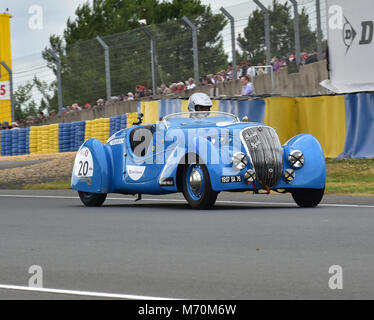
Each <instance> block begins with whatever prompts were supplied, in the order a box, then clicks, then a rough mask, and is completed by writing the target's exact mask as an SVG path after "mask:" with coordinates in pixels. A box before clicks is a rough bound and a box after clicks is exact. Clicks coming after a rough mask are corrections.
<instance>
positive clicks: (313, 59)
mask: <svg viewBox="0 0 374 320" xmlns="http://www.w3.org/2000/svg"><path fill="white" fill-rule="evenodd" d="M314 62H318V55H317V52H315V51H314V50H312V51H311V52H310V53H309V54H308V57H307V58H306V60H305V64H310V63H314Z"/></svg>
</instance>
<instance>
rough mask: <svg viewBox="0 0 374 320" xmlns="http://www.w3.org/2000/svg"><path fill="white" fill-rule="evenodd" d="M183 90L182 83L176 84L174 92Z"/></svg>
mask: <svg viewBox="0 0 374 320" xmlns="http://www.w3.org/2000/svg"><path fill="white" fill-rule="evenodd" d="M184 90H185V87H184V83H183V82H178V83H177V89H176V91H177V92H180V91H184Z"/></svg>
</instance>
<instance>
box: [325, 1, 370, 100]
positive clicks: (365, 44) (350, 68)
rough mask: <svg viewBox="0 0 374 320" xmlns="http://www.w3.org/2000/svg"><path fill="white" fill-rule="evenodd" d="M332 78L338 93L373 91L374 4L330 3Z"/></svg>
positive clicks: (329, 83)
mask: <svg viewBox="0 0 374 320" xmlns="http://www.w3.org/2000/svg"><path fill="white" fill-rule="evenodd" d="M327 27H328V46H329V69H330V79H329V80H325V81H323V82H322V83H321V85H322V86H324V87H326V88H327V89H329V90H331V91H333V92H336V93H353V92H363V91H374V76H373V75H374V63H372V57H373V55H374V1H373V0H357V1H352V0H328V1H327Z"/></svg>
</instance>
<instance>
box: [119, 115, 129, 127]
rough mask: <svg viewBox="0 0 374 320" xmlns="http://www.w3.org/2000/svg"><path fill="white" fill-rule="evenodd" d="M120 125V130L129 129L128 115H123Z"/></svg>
mask: <svg viewBox="0 0 374 320" xmlns="http://www.w3.org/2000/svg"><path fill="white" fill-rule="evenodd" d="M120 117H121V120H120V125H119V130H122V129H126V128H127V115H126V114H123V115H121V116H120Z"/></svg>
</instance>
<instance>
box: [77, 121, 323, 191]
mask: <svg viewBox="0 0 374 320" xmlns="http://www.w3.org/2000/svg"><path fill="white" fill-rule="evenodd" d="M233 117H234V116H232V115H231V118H228V117H227V116H226V115H225V114H222V115H219V114H218V115H217V117H212V118H203V119H193V118H184V117H182V116H181V117H178V116H176V117H172V118H171V119H169V120H168V121H165V120H164V121H161V122H159V123H158V124H156V125H146V126H134V127H131V128H128V129H124V130H121V131H119V132H117V133H116V134H114V135H113V136H112V137H111V138H110V139H109V140H108V142H107V143H106V144H105V145H104V144H102V143H101V142H100V141H98V140H96V139H89V140H87V141H86V142H84V144H83V145H82V146H81V148H80V150H79V151H78V155H79V154H80V153H81V154H82V153H84V152H86V154H87V153H88V152H87V149H88V150H89V152H90V153H91V155H92V168H91V167H90V168H89V170H88V171H92V172H91V174H88V176H87V174H86V173H87V170H84V163H81V161H79V160H80V158H79V159H78V156H77V160H76V163H75V168H74V171H73V174H72V180H71V185H72V188H73V189H75V190H78V191H83V192H88V193H122V194H168V193H175V192H180V191H181V188H182V183H181V180H182V178H181V175H182V168H183V164H184V163H186V162H187V163H191V162H190V161H188V160H186V157H187V156H190V157H192V158H194V157H195V155H197V156H198V157H199V159H200V163H204V164H206V166H207V169H208V172H209V177H210V182H211V187H212V189H213V190H214V191H218V192H220V191H235V190H237V191H246V190H253V191H258V190H260V189H265V188H264V186H262V185H261V184H260V182H259V181H257V180H256V181H255V182H253V183H246V182H245V179H244V173H245V172H246V170H248V169H251V168H252V166H253V165H252V161H248V165H247V167H246V168H245V169H243V170H240V171H238V170H237V169H235V168H234V167H233V165H232V156H233V154H234V153H236V152H243V153H244V154H246V155H247V156H249V155H248V152H247V151H246V148H245V146H244V143H243V141H242V139H241V136H240V133H241V132H242V130H243V129H246V128H249V127H262V128H266V127H267V126H266V125H264V124H260V123H251V122H240V121H234V122H232V121H231V122H230V121H228V120H230V119H232V118H233ZM140 128H142V129H143V130H147V131H148V132H149V133H150V141H149V143H148V144H146V145H145V147H146V149H145V153H143V154H136V152H135V151H136V147H134V146H133V145H132V141H131V139H133V138H132V136H133V135H134V133H135V130H139V129H140ZM267 128H269V127H267ZM278 141H279V140H278ZM281 148H282V150H283V172H284V171H285V170H286V169H289V168H291V166H290V164H289V162H288V155H289V153H290V152H291V151H293V150H299V151H301V152H302V153H303V154H304V156H305V164H304V166H303V167H301V168H299V169H294V171H295V179H294V180H293V181H292V182H289V183H287V182H286V181H285V179H284V176H283V175H282V177H281V179H279V181H278V183H277V184H276V185H275V186H273V187H271V189H273V190H278V189H286V190H290V189H295V188H311V189H323V188H324V187H325V180H326V167H325V158H324V155H323V151H322V148H321V145H320V143H319V142H318V141H317V140H316V139H315V138H314V137H313V136H311V135H309V134H301V135H298V136H296V137H294V138H292V139H291V140H289V141H288V142H287V143H286V144H285V145H283V146H282V147H281ZM249 158H250V156H249ZM83 162H84V161H83ZM77 166H80V167H82V166H83V171H82V170H81V169H82V168H78V167H77ZM86 169H88V167H86ZM232 176H235V177H237V176H241V179H240V180H241V181H234V182H231V183H223V182H222V177H232Z"/></svg>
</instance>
